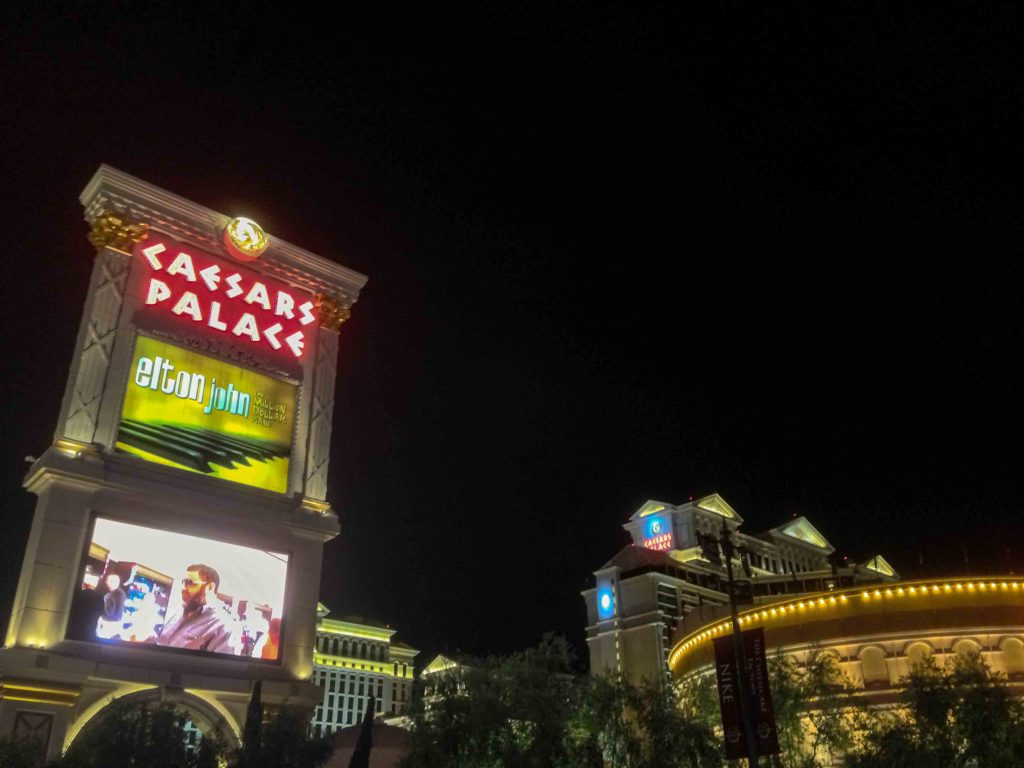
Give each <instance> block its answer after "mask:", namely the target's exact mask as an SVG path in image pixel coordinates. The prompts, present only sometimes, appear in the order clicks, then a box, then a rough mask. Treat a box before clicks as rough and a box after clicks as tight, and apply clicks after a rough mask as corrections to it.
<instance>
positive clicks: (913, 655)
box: [907, 643, 932, 667]
mask: <svg viewBox="0 0 1024 768" xmlns="http://www.w3.org/2000/svg"><path fill="white" fill-rule="evenodd" d="M931 655H932V649H931V646H929V645H928V643H911V644H910V645H908V646H907V661H908V662H909V663H910V666H911V667H913V666H915V665H917V664H920V663H921V662H922V661H924V660H925V658H926V657H928V656H931Z"/></svg>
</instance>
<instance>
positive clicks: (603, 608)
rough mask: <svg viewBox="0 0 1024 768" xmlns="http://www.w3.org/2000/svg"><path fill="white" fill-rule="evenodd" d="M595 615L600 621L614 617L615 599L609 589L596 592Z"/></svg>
mask: <svg viewBox="0 0 1024 768" xmlns="http://www.w3.org/2000/svg"><path fill="white" fill-rule="evenodd" d="M597 615H598V617H599V618H601V619H610V618H611V617H612V616H614V615H615V599H614V597H612V590H611V588H610V587H606V586H605V587H601V588H600V589H598V590H597Z"/></svg>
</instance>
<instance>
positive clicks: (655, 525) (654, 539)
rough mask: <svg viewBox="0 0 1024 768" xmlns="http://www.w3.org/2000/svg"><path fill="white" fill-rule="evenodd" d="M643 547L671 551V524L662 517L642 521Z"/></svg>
mask: <svg viewBox="0 0 1024 768" xmlns="http://www.w3.org/2000/svg"><path fill="white" fill-rule="evenodd" d="M643 545H644V546H645V547H646V548H647V549H657V550H660V551H664V550H669V549H672V524H671V522H670V521H669V520H668V519H667V518H666V517H664V516H663V515H657V516H656V517H650V518H647V519H646V520H644V538H643Z"/></svg>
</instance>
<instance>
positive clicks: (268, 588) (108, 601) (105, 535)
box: [67, 517, 288, 661]
mask: <svg viewBox="0 0 1024 768" xmlns="http://www.w3.org/2000/svg"><path fill="white" fill-rule="evenodd" d="M287 572H288V556H287V555H284V554H280V553H278V552H265V551H263V550H259V549H252V548H250V547H242V546H239V545H237V544H228V543H226V542H223V541H212V540H210V539H202V538H199V537H197V536H187V535H185V534H181V533H172V532H170V531H160V530H156V529H154V528H146V527H143V526H139V525H129V524H128V523H121V522H117V521H115V520H107V519H104V518H102V517H100V518H96V520H95V525H94V528H93V535H92V540H91V541H90V543H89V550H88V552H87V553H86V556H85V561H84V565H83V567H82V574H81V577H82V578H81V582H80V584H79V585H78V589H77V590H76V591H75V595H74V598H73V600H72V603H71V615H70V617H69V619H68V631H67V637H68V639H69V640H85V641H91V642H100V643H110V644H114V645H124V644H127V645H156V646H162V647H166V648H184V649H186V650H190V651H207V652H209V653H219V654H225V655H228V656H242V657H246V658H252V659H263V660H268V661H276V660H277V658H278V648H279V645H280V642H281V621H282V619H283V618H284V617H283V615H282V614H283V609H284V585H285V577H286V575H287Z"/></svg>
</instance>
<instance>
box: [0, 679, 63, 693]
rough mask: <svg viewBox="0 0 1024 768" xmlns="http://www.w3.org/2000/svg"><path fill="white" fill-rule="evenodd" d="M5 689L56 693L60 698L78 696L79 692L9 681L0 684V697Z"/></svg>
mask: <svg viewBox="0 0 1024 768" xmlns="http://www.w3.org/2000/svg"><path fill="white" fill-rule="evenodd" d="M7 689H10V690H12V691H28V692H29V693H56V694H59V695H61V696H78V695H79V693H81V691H76V690H75V689H74V688H44V687H42V686H39V685H32V684H24V683H18V682H14V681H10V680H4V681H3V682H0V695H2V694H3V692H4V691H5V690H7Z"/></svg>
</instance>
